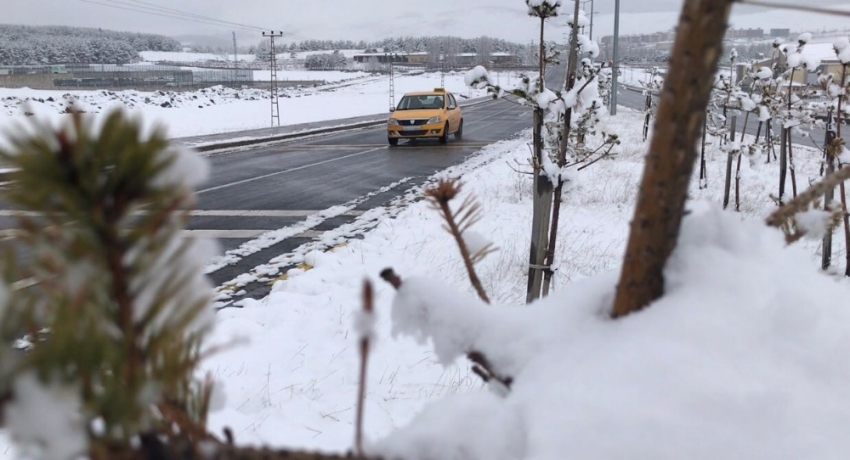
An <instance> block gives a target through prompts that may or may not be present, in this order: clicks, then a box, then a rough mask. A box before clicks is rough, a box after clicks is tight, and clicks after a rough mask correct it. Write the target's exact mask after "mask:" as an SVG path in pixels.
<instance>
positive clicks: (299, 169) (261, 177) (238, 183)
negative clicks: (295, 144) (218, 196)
mask: <svg viewBox="0 0 850 460" xmlns="http://www.w3.org/2000/svg"><path fill="white" fill-rule="evenodd" d="M382 149H386V147H378V148H374V149H370V150H364V151H362V152H357V153H352V154H350V155H343V156H341V157H337V158H331V159H329V160H324V161H319V162H316V163H310V164H308V165H304V166H298V167H297V168H289V169H284V170H283V171H277V172H273V173H270V174H264V175H262V176H257V177H252V178H250V179H244V180H240V181H236V182H231V183H229V184H223V185H219V186H216V187H210V188H207V189H204V190H200V191H198V192H197V193H198V195H200V194H201V193H207V192H213V191H216V190H221V189H225V188H229V187H233V186H236V185H242V184H247V183H249V182H254V181H257V180H260V179H266V178H269V177H274V176H279V175H281V174H286V173H290V172H295V171H301V170H304V169H307V168H312V167H313V166H321V165H324V164H328V163H333V162H334V161H340V160H345V159H346V158H352V157H356V156H360V155H366V154H367V153H372V152H374V151H376V150H382Z"/></svg>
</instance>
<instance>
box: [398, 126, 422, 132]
mask: <svg viewBox="0 0 850 460" xmlns="http://www.w3.org/2000/svg"><path fill="white" fill-rule="evenodd" d="M401 130H402V131H419V130H420V128H419V127H418V126H402V127H401Z"/></svg>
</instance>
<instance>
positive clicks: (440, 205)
mask: <svg viewBox="0 0 850 460" xmlns="http://www.w3.org/2000/svg"><path fill="white" fill-rule="evenodd" d="M460 191H461V184H460V183H459V182H458V181H457V180H455V179H441V180H440V182H439V183H437V185H434V186H432V187H430V188H428V189H427V190H425V196H426V197H427V198H428V201H429V202H430V203H431V206H432V207H433V208H434V209H436V210H437V211H439V212H440V214H441V215H442V216H443V219H445V221H446V225H445V226H443V228H445V229H446V231H448V232H449V233H450V234H451V235H452V236H453V237H454V239H455V242H456V243H457V246H458V248H459V249H460V255H461V257H462V258H463V264H464V266H465V267H466V272H467V273H468V274H469V281H470V282H471V283H472V287H473V288H475V292H477V293H478V297H480V298H481V300H483V301H484V302H486V303H490V298H489V297H487V293H486V292H485V291H484V286H483V285H482V284H481V280H480V279H479V278H478V274H477V273H476V272H475V264H476V263H478V262H480V261H481V260H482V259H484V258H485V257H487V255H488V254H490V253H492V252H493V251H495V249H494V248H493V245H492V244H488V245H486V246H485V247H483V248H481V249H480V250H479V251H477V252H475V253H471V252H470V250H469V247H468V245H467V244H466V240H464V238H463V235H464V234H465V233H466V232H467V231H468V230H469V229H470V228H471V227H472V226H473V225H475V224H476V223H477V222H478V221H480V220H481V205H480V204H479V203H478V202H476V201H475V198H474V197H472V196H469V197H467V198H466V199H464V200H463V203H462V204H461V205H460V207H459V208H458V209H457V211H456V212H455V211H452V209H451V206H449V202H450V201H452V200H453V199H455V198H456V197H457V196H458V194H460Z"/></svg>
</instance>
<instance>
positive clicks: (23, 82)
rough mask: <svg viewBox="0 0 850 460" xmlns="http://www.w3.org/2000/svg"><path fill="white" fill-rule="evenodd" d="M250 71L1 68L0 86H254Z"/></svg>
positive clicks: (130, 67)
mask: <svg viewBox="0 0 850 460" xmlns="http://www.w3.org/2000/svg"><path fill="white" fill-rule="evenodd" d="M253 83H254V71H253V70H250V69H238V70H237V69H222V70H197V69H192V70H186V69H183V68H181V67H177V66H149V65H128V66H120V65H106V64H104V65H101V64H90V65H74V66H70V65H68V66H41V67H6V68H3V67H0V86H6V87H13V88H14V87H23V86H28V87H30V88H34V89H52V88H63V89H73V88H104V89H107V88H108V89H144V88H195V87H200V86H213V85H225V86H235V85H252V84H253Z"/></svg>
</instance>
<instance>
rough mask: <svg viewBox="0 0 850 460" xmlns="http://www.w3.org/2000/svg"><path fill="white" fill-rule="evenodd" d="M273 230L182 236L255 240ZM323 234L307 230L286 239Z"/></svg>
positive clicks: (189, 232)
mask: <svg viewBox="0 0 850 460" xmlns="http://www.w3.org/2000/svg"><path fill="white" fill-rule="evenodd" d="M273 231H274V230H183V231H182V235H183V236H184V237H187V238H206V239H209V238H215V239H220V240H226V239H237V240H251V239H254V238H257V237H258V236H260V235H262V234H264V233H268V232H273ZM323 233H324V232H323V231H319V230H307V231H306V232H301V233H299V234H297V235H293V236H291V237H289V238H287V239H291V238H310V239H312V238H317V237H319V236H322V234H323Z"/></svg>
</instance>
